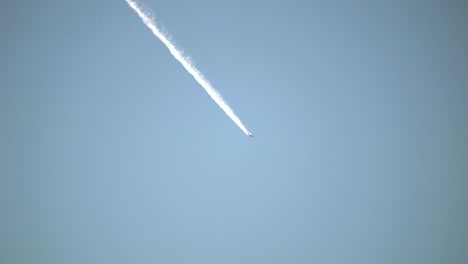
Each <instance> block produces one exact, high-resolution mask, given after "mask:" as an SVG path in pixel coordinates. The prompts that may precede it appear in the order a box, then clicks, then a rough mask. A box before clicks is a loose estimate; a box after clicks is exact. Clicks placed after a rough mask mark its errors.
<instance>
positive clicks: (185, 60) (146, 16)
mask: <svg viewBox="0 0 468 264" xmlns="http://www.w3.org/2000/svg"><path fill="white" fill-rule="evenodd" d="M126 2H127V4H128V5H129V6H130V7H131V8H132V9H133V10H134V11H135V12H136V13H137V14H138V16H139V17H140V18H141V19H142V20H143V23H144V24H145V25H146V26H147V27H148V28H149V29H150V30H151V32H153V34H154V35H155V36H156V37H157V38H158V39H159V40H161V42H162V43H164V45H166V47H167V48H168V49H169V51H170V52H171V54H172V56H174V58H175V59H176V60H178V61H179V62H180V64H182V66H184V68H185V69H186V70H187V71H188V72H189V73H190V74H191V75H192V76H193V78H195V80H196V81H197V82H198V83H199V84H200V85H201V86H202V87H203V88H204V89H205V91H206V92H207V93H208V94H209V95H210V97H211V98H212V99H213V100H214V101H215V102H216V104H218V105H219V107H221V109H223V111H224V112H225V113H226V114H227V115H228V116H229V117H230V118H231V119H232V121H234V123H236V125H237V126H239V128H240V129H241V130H242V131H244V133H245V134H246V135H251V133H250V132H249V131H248V130H247V128H246V127H245V126H244V124H242V122H241V121H240V119H239V117H237V116H236V114H234V111H233V110H232V109H231V108H230V107H229V105H228V104H227V103H226V101H224V99H223V97H222V96H221V95H220V94H219V92H218V91H216V90H215V89H214V88H213V87H212V86H211V84H210V83H209V82H208V81H207V80H206V79H205V77H203V75H202V74H201V73H200V71H198V69H197V68H195V66H194V65H193V64H192V63H191V61H190V58H189V57H187V56H184V55H183V54H182V52H181V51H180V50H178V49H177V48H176V46H175V45H174V44H173V43H172V42H171V41H170V40H169V38H168V37H167V36H166V35H164V33H163V32H162V31H161V30H160V29H159V28H158V27H157V26H156V22H155V21H154V20H153V18H152V16H151V13H150V12H148V11H146V12H145V11H143V10H142V8H141V7H140V6H138V4H137V3H136V2H134V1H132V0H126ZM149 11H151V10H149Z"/></svg>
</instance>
